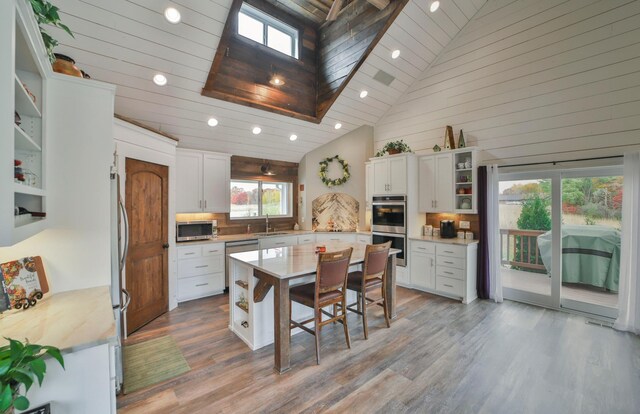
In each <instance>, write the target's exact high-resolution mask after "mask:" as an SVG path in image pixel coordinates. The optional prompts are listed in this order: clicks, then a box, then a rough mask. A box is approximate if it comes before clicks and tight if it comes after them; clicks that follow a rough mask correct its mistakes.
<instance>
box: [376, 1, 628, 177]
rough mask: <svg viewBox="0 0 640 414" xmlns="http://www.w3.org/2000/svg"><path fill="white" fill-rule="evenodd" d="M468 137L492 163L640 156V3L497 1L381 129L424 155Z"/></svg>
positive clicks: (380, 140) (379, 136)
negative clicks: (639, 152)
mask: <svg viewBox="0 0 640 414" xmlns="http://www.w3.org/2000/svg"><path fill="white" fill-rule="evenodd" d="M445 125H453V127H454V131H455V132H456V134H457V133H458V131H459V130H460V129H461V128H462V129H463V130H464V135H465V138H466V141H467V145H478V146H479V147H480V148H481V149H482V157H483V163H492V162H497V163H499V164H511V163H522V162H538V161H550V160H564V159H578V158H587V157H595V156H605V155H617V154H621V153H623V152H624V151H625V150H628V149H637V148H640V1H638V0H635V1H630V0H600V1H594V0H569V1H562V0H515V1H514V0H489V1H487V3H486V4H485V5H484V6H483V7H482V8H481V9H480V10H479V11H478V13H477V14H476V15H475V16H474V17H473V19H471V21H469V23H468V24H467V25H466V26H465V27H464V28H463V29H462V30H461V31H460V33H459V34H458V35H457V36H456V38H455V39H454V40H453V41H452V42H451V43H449V45H448V46H447V47H446V48H445V49H444V51H443V52H442V53H441V54H440V55H439V56H438V58H437V59H436V60H435V61H434V63H433V64H431V66H430V67H429V68H428V69H427V70H426V71H425V72H424V73H423V74H422V75H421V76H420V77H419V78H418V79H417V80H416V81H415V82H414V83H413V84H412V86H411V87H410V88H409V89H408V90H407V92H405V93H404V95H403V96H402V97H401V98H400V99H399V100H398V101H397V103H396V104H395V105H394V106H393V107H392V108H391V109H390V110H389V111H388V112H387V113H386V114H385V115H384V116H383V118H382V119H381V120H380V121H379V122H378V123H377V124H376V127H375V138H374V139H375V146H376V148H379V147H382V146H383V145H384V143H385V142H387V141H389V140H396V139H401V138H403V139H404V140H405V141H406V142H408V143H409V145H410V146H411V147H412V148H413V149H414V150H416V151H417V152H419V153H422V152H431V148H432V147H433V146H434V145H435V144H438V145H440V146H442V142H443V137H444V129H445Z"/></svg>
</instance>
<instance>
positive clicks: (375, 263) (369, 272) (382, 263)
mask: <svg viewBox="0 0 640 414" xmlns="http://www.w3.org/2000/svg"><path fill="white" fill-rule="evenodd" d="M390 249H391V242H390V241H388V242H386V243H382V244H368V245H367V249H366V250H365V253H364V268H363V272H362V273H363V276H364V277H363V278H362V282H363V283H366V281H367V280H369V279H374V278H380V279H383V278H384V275H385V273H386V271H387V261H388V260H389V250H390Z"/></svg>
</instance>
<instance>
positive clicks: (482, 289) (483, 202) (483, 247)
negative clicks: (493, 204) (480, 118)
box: [476, 166, 490, 299]
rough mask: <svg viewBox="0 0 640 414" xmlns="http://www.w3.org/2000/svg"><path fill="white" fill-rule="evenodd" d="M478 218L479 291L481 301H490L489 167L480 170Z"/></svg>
mask: <svg viewBox="0 0 640 414" xmlns="http://www.w3.org/2000/svg"><path fill="white" fill-rule="evenodd" d="M476 191H477V192H478V218H479V221H480V235H479V237H478V240H479V241H480V243H479V245H478V280H477V290H478V297H479V298H480V299H489V292H490V286H489V284H490V279H489V243H488V240H487V238H488V236H487V230H488V229H487V216H488V215H487V201H488V200H487V167H485V166H482V167H479V168H478V187H477V190H476Z"/></svg>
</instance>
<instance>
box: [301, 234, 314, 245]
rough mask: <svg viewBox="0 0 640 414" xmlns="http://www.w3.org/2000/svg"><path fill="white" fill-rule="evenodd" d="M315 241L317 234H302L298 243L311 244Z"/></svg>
mask: <svg viewBox="0 0 640 414" xmlns="http://www.w3.org/2000/svg"><path fill="white" fill-rule="evenodd" d="M315 242H316V235H315V234H303V235H301V236H298V244H309V243H315Z"/></svg>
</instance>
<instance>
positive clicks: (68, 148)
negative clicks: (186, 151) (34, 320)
mask: <svg viewBox="0 0 640 414" xmlns="http://www.w3.org/2000/svg"><path fill="white" fill-rule="evenodd" d="M114 93H115V87H113V86H112V85H108V84H104V83H100V82H95V81H87V80H84V79H79V78H73V77H71V76H66V75H58V74H55V75H53V76H52V78H51V79H49V80H48V81H47V101H48V102H50V104H49V103H47V109H48V111H47V112H46V117H47V118H46V127H47V142H46V151H47V165H46V171H47V174H46V176H45V179H46V186H47V192H48V197H47V199H46V203H47V220H48V221H49V220H50V224H49V229H47V230H45V231H43V232H41V233H39V234H37V235H35V236H33V237H31V238H29V239H27V240H25V241H23V242H21V243H18V244H16V245H14V246H11V247H6V248H0V262H5V261H9V260H15V259H19V258H21V257H25V256H36V255H39V256H42V259H43V262H44V266H45V271H46V273H47V279H48V281H49V287H50V289H51V292H63V291H67V290H73V289H83V288H89V287H95V286H105V285H109V284H110V283H111V262H110V260H111V246H110V237H111V234H110V228H111V224H110V217H109V211H110V203H111V198H110V180H109V168H110V166H111V163H112V160H113V157H112V152H113V132H112V130H113V97H114Z"/></svg>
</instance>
